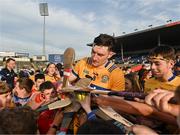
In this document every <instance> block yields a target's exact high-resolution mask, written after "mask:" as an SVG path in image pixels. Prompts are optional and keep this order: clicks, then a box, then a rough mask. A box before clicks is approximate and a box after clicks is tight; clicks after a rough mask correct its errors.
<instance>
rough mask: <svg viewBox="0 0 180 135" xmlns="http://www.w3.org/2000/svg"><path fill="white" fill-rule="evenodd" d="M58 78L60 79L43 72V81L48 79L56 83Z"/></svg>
mask: <svg viewBox="0 0 180 135" xmlns="http://www.w3.org/2000/svg"><path fill="white" fill-rule="evenodd" d="M59 80H61V78H59V77H56V76H49V75H48V74H45V81H50V82H52V83H56V82H57V81H59Z"/></svg>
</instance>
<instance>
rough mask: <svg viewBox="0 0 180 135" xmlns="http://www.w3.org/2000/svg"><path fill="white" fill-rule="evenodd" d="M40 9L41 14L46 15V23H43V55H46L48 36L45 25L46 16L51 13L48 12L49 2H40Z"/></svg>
mask: <svg viewBox="0 0 180 135" xmlns="http://www.w3.org/2000/svg"><path fill="white" fill-rule="evenodd" d="M39 11H40V14H41V16H44V24H43V50H42V51H43V55H46V52H45V50H46V49H45V37H46V35H45V34H46V31H45V30H46V29H45V28H46V27H45V16H49V13H48V4H47V3H40V4H39Z"/></svg>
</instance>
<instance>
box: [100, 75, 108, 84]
mask: <svg viewBox="0 0 180 135" xmlns="http://www.w3.org/2000/svg"><path fill="white" fill-rule="evenodd" d="M108 80H109V77H108V76H107V75H103V76H102V77H101V82H103V83H107V82H108Z"/></svg>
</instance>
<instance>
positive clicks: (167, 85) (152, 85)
mask: <svg viewBox="0 0 180 135" xmlns="http://www.w3.org/2000/svg"><path fill="white" fill-rule="evenodd" d="M179 85H180V77H179V76H174V77H173V78H172V79H170V80H169V81H167V82H161V81H159V80H157V79H156V78H151V79H148V80H146V82H145V92H150V91H152V90H154V89H157V88H160V89H165V90H172V91H175V90H176V88H177V87H178V86H179Z"/></svg>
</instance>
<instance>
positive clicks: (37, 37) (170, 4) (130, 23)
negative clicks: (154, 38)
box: [0, 0, 180, 58]
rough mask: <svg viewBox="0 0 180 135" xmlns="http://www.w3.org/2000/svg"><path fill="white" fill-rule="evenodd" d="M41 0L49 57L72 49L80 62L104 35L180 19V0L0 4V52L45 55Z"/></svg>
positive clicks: (5, 0)
mask: <svg viewBox="0 0 180 135" xmlns="http://www.w3.org/2000/svg"><path fill="white" fill-rule="evenodd" d="M41 2H47V3H48V9H49V16H48V17H46V53H47V54H48V53H51V54H52V53H55V54H59V53H60V54H61V53H63V52H64V50H65V49H66V48H67V47H73V48H74V49H75V51H76V58H80V57H83V56H87V55H90V47H88V46H86V44H87V43H91V42H93V39H94V37H96V36H98V35H99V34H100V33H106V34H109V35H113V33H114V34H115V36H120V35H122V32H126V33H132V32H133V31H134V29H136V28H137V29H138V30H143V29H147V28H148V25H150V24H152V25H153V27H155V26H159V25H163V24H165V23H166V21H167V20H169V19H171V20H172V21H180V0H0V51H15V52H25V53H26V52H29V53H30V55H41V54H42V46H43V45H42V44H43V35H42V32H43V17H42V16H40V13H39V3H41Z"/></svg>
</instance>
